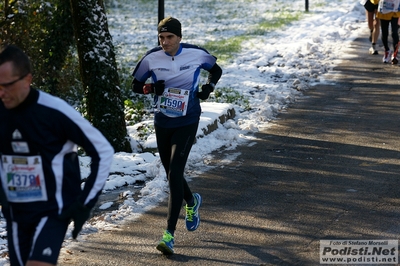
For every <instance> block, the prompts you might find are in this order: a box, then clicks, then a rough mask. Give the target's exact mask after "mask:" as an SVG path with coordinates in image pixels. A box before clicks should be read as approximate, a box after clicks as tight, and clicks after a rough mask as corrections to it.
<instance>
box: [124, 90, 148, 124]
mask: <svg viewBox="0 0 400 266" xmlns="http://www.w3.org/2000/svg"><path fill="white" fill-rule="evenodd" d="M150 97H151V96H150ZM150 101H151V99H149V98H148V97H147V96H143V95H140V96H136V97H134V99H133V100H132V99H126V100H125V102H124V104H125V121H126V123H127V125H128V126H133V125H134V124H136V123H139V122H141V121H143V120H147V119H149V118H150V115H151V114H150V111H149V110H150V109H151V102H150Z"/></svg>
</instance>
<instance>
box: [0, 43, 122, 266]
mask: <svg viewBox="0 0 400 266" xmlns="http://www.w3.org/2000/svg"><path fill="white" fill-rule="evenodd" d="M31 81H32V74H31V67H30V62H29V59H28V57H27V56H26V55H25V54H24V53H23V52H22V51H21V50H20V49H19V48H17V47H15V46H6V47H3V49H2V50H1V51H0V99H1V102H0V156H1V164H0V177H1V188H2V189H0V192H1V195H2V211H3V214H4V216H5V218H6V220H7V232H8V248H9V256H10V262H11V265H21V266H22V265H55V264H56V263H57V259H58V256H59V252H60V248H61V244H62V242H63V240H64V237H65V233H66V231H67V228H68V224H69V222H70V220H71V219H72V220H73V221H74V230H73V232H72V235H73V237H74V238H76V237H77V235H78V233H79V231H80V230H81V228H82V226H83V224H84V223H85V221H86V220H87V219H88V218H89V215H90V210H91V208H92V207H93V206H94V204H95V203H96V201H97V199H98V196H99V195H100V193H101V191H102V188H103V186H104V184H105V181H106V179H107V177H108V174H109V169H110V165H111V162H112V158H113V153H114V150H113V148H112V147H111V145H110V144H109V142H108V141H107V140H106V139H105V137H104V136H103V135H102V134H101V133H100V132H99V131H98V130H97V129H96V128H94V127H93V126H91V124H90V123H89V122H88V121H87V120H85V119H84V118H83V117H82V116H81V115H80V114H79V113H78V112H77V111H76V110H75V109H74V108H72V107H71V106H70V105H68V104H67V103H66V102H64V101H63V100H61V99H59V98H57V97H54V96H51V95H49V94H47V93H45V92H42V91H39V90H36V89H34V88H31V87H30V83H31ZM78 145H79V146H81V147H82V148H83V149H84V150H85V152H86V154H87V155H88V156H90V157H91V159H92V163H91V173H90V175H89V177H88V178H87V181H86V182H85V185H84V187H83V189H81V175H80V168H79V160H78V154H77V146H78Z"/></svg>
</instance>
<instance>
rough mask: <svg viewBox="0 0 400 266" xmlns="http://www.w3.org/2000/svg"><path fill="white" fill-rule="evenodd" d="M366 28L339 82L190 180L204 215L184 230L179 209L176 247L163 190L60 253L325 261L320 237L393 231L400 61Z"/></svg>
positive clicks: (113, 260) (78, 258) (335, 77)
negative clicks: (388, 59)
mask: <svg viewBox="0 0 400 266" xmlns="http://www.w3.org/2000/svg"><path fill="white" fill-rule="evenodd" d="M367 37H368V36H367V34H365V36H361V37H360V38H358V39H357V40H355V41H354V42H353V44H352V47H351V50H350V51H349V52H348V53H346V54H344V58H343V59H344V61H343V63H342V64H340V65H339V66H337V67H335V69H334V71H333V72H332V73H331V74H330V76H329V79H330V80H331V81H334V83H335V84H334V85H316V86H315V87H313V88H311V89H309V90H307V91H306V92H305V93H304V97H302V98H300V99H298V101H297V102H296V103H294V104H292V105H291V106H290V107H289V108H288V109H287V111H285V112H282V113H281V114H279V116H278V119H277V120H275V121H274V122H273V126H272V127H270V128H268V129H265V130H264V131H263V132H259V133H257V134H255V137H256V139H255V140H254V141H252V142H251V143H248V145H245V146H242V147H239V148H238V149H236V150H235V151H230V152H231V153H237V152H240V155H239V156H238V157H237V159H236V160H235V161H234V162H232V163H230V164H228V165H227V164H224V163H223V161H222V159H223V158H224V156H225V155H226V153H225V154H220V153H218V152H216V153H215V156H216V158H215V160H214V161H213V162H212V164H214V165H215V166H217V167H216V168H215V169H214V170H212V171H210V172H207V173H205V174H204V175H202V176H201V177H198V178H196V179H194V180H193V181H192V182H191V183H190V185H191V187H192V189H193V191H195V192H199V193H201V195H202V196H203V205H202V207H201V209H200V210H201V212H200V213H201V225H200V227H199V229H198V230H197V231H195V232H188V231H186V229H184V221H183V217H184V213H183V210H182V214H181V219H180V220H179V222H178V229H177V231H176V233H175V252H176V254H174V255H172V256H169V257H168V256H164V255H161V254H160V253H159V252H158V251H157V250H156V249H155V246H156V244H157V242H158V241H159V240H160V238H161V235H162V231H163V229H164V227H165V223H166V212H167V208H166V202H165V203H164V204H162V205H161V206H159V207H157V208H154V209H152V210H151V211H149V212H148V213H147V214H145V215H143V216H142V217H141V218H140V219H139V220H137V221H134V222H129V223H127V224H126V225H124V226H121V227H120V228H119V230H114V231H105V232H101V233H97V234H92V235H90V236H89V237H88V238H87V239H85V240H80V241H79V242H78V243H76V244H75V245H73V246H68V247H67V248H63V250H62V256H61V257H60V260H59V265H119V266H124V265H213V266H214V265H319V259H320V253H319V241H320V240H321V239H342V240H343V239H348V240H351V239H353V240H370V239H393V240H397V239H398V238H399V233H400V210H399V208H398V206H399V205H400V200H399V196H400V190H399V184H400V182H399V172H400V161H399V157H400V153H399V151H400V134H399V131H400V104H399V102H400V86H399V83H400V79H399V73H400V69H399V67H398V66H391V65H385V64H383V63H381V55H378V56H373V55H368V52H367V51H368V48H369V43H368V39H367ZM348 265H350V264H348ZM369 265H373V264H369ZM381 265H382V264H381ZM392 265H393V264H392Z"/></svg>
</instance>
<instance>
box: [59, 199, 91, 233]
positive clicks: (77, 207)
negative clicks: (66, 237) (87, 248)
mask: <svg viewBox="0 0 400 266" xmlns="http://www.w3.org/2000/svg"><path fill="white" fill-rule="evenodd" d="M90 210H91V209H90V208H87V207H85V206H83V205H82V203H80V202H78V201H75V202H74V203H73V204H72V205H71V206H70V207H69V208H68V209H66V210H65V211H63V212H62V213H61V214H60V216H59V219H61V220H73V221H74V230H73V231H72V237H73V238H74V239H76V237H77V236H78V233H79V232H80V231H81V230H82V227H83V224H84V223H85V222H86V221H87V220H88V219H89V217H90Z"/></svg>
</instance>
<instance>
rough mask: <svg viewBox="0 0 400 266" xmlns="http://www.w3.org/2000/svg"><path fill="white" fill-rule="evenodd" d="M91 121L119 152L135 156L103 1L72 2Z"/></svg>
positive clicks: (81, 71) (81, 69)
mask: <svg viewBox="0 0 400 266" xmlns="http://www.w3.org/2000/svg"><path fill="white" fill-rule="evenodd" d="M70 2H71V10H72V18H73V19H72V20H73V26H74V35H75V39H76V43H77V50H78V56H79V65H80V73H81V78H82V83H83V88H84V90H85V95H86V105H87V106H86V110H87V114H86V115H87V117H88V119H89V120H90V121H91V122H92V123H93V125H94V126H95V127H97V128H98V129H99V130H100V131H101V132H102V133H103V134H104V136H105V137H106V138H107V139H108V140H109V141H110V143H111V145H112V146H113V147H114V149H115V151H126V152H131V151H132V150H131V147H130V144H129V141H128V137H127V130H126V125H125V117H124V103H123V101H122V97H121V91H120V87H119V86H120V81H119V76H118V72H117V64H116V61H115V52H114V46H113V43H112V37H111V35H110V32H109V30H108V23H107V16H106V13H105V9H104V3H103V1H102V0H70Z"/></svg>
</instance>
